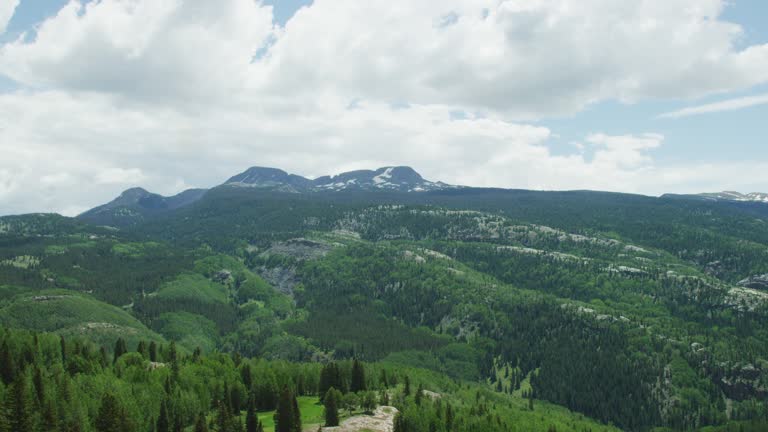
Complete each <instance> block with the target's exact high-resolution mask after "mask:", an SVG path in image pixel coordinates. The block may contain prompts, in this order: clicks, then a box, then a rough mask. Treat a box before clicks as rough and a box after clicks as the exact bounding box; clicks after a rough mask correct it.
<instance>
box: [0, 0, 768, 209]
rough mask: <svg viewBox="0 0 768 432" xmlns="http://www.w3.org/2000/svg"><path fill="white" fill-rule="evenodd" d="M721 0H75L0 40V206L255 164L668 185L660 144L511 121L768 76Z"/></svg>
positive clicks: (173, 188) (671, 171)
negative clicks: (743, 44)
mask: <svg viewBox="0 0 768 432" xmlns="http://www.w3.org/2000/svg"><path fill="white" fill-rule="evenodd" d="M723 4H724V2H723V1H721V0H700V1H697V2H696V4H695V5H691V2H690V1H688V0H648V1H643V2H616V1H614V0H584V1H583V2H579V4H578V5H575V4H574V2H572V1H568V0H526V1H522V0H507V1H498V0H445V1H441V2H413V1H410V0H386V1H385V0H370V1H366V2H360V1H357V0H315V1H314V2H313V4H312V6H311V7H305V8H302V9H301V10H299V11H298V12H297V13H296V15H295V16H294V17H293V18H291V19H290V20H289V21H288V22H287V23H286V25H285V26H279V25H276V24H275V23H274V22H273V19H272V10H271V8H270V7H269V6H265V5H263V4H262V3H261V2H258V1H253V0H226V1H220V2H211V1H208V0H163V1H158V0H151V1H150V0H101V1H99V2H90V3H85V4H84V3H81V2H79V1H74V0H72V1H70V2H69V3H68V4H67V5H66V6H65V7H63V8H62V9H61V10H60V11H59V12H58V13H57V14H56V15H55V16H53V17H51V18H49V19H48V20H46V21H44V22H43V23H41V24H40V25H39V26H37V27H36V29H35V32H34V34H30V35H23V36H22V37H20V38H18V39H16V40H14V41H10V42H8V43H5V44H3V45H0V74H3V75H5V76H7V77H9V78H11V79H12V80H14V81H16V82H18V83H19V84H20V86H21V89H19V90H16V91H13V92H6V93H4V94H0V152H2V155H3V157H2V158H1V159H0V199H1V200H2V212H3V213H16V212H24V211H38V210H46V209H50V210H58V211H64V212H67V213H72V212H75V211H79V210H80V209H82V208H85V207H89V206H94V205H97V204H100V203H103V202H105V201H107V200H109V199H111V198H113V197H114V196H115V195H116V194H117V193H119V192H120V191H121V190H122V189H125V188H126V187H129V186H134V185H135V186H143V187H145V188H147V189H149V190H152V191H155V192H160V193H164V194H170V193H174V192H178V191H179V190H180V189H183V188H186V187H190V186H195V187H208V186H212V185H216V184H219V183H221V182H222V181H223V180H225V179H226V178H228V177H229V176H231V175H233V174H235V173H236V172H238V171H240V170H242V169H244V168H246V167H248V166H250V165H267V166H276V167H280V168H284V169H287V170H289V171H292V172H295V173H298V174H302V175H306V176H319V175H324V174H328V173H337V172H340V171H344V170H349V169H357V168H371V167H376V166H383V165H391V164H408V165H412V166H414V167H415V168H417V169H418V170H419V171H421V172H422V173H423V174H424V175H425V176H426V177H428V178H431V179H435V180H442V181H446V182H450V183H457V184H470V185H478V186H499V187H525V188H538V189H582V188H591V189H605V190H622V191H630V192H644V193H661V192H665V191H668V190H670V189H671V188H675V189H674V190H682V189H684V188H686V187H689V185H698V184H699V183H701V182H703V180H702V181H701V182H699V180H696V179H700V178H701V177H700V176H702V175H704V174H702V172H703V171H699V170H697V169H681V167H668V166H659V164H657V163H655V161H654V157H653V156H654V152H655V151H656V149H657V148H659V147H660V146H662V145H663V141H664V137H662V136H661V135H658V134H627V135H620V136H616V135H607V134H601V133H599V131H595V133H594V134H591V135H588V136H585V137H583V140H582V142H580V143H576V144H577V145H574V146H573V148H572V151H571V153H567V154H561V153H554V152H553V151H552V150H551V149H550V141H551V139H552V138H553V136H554V135H555V133H556V132H557V131H552V130H550V129H549V128H547V127H545V126H541V124H545V123H541V122H540V123H538V124H539V125H531V124H526V122H528V121H529V120H531V119H537V120H539V119H546V118H549V117H551V116H559V115H566V114H573V113H577V112H578V111H579V110H581V109H583V108H584V107H585V106H587V105H589V104H592V103H596V102H599V101H606V100H618V101H622V102H635V101H641V100H645V99H655V98H663V99H679V98H692V97H702V96H705V95H708V94H712V93H719V92H727V91H731V90H738V89H744V88H747V87H749V86H752V85H755V84H759V83H763V82H766V81H768V45H754V46H750V47H747V48H745V49H737V48H735V46H736V45H735V44H734V41H736V40H737V39H738V38H739V37H740V36H741V33H742V30H741V28H740V27H739V26H738V25H735V24H732V23H728V22H725V21H723V20H722V19H720V14H721V12H722V8H723ZM394 29H396V31H394ZM458 112H460V113H462V114H461V115H457V113H458ZM628 132H631V131H628ZM694 165H695V164H693V163H692V164H690V165H688V166H686V167H682V168H689V167H691V166H694ZM699 168H701V167H700V166H699ZM762 168H763V167H761V166H758V165H757V164H754V163H747V164H743V165H733V166H729V167H726V168H722V170H709V172H710V173H713V174H712V176H715V175H718V176H729V175H732V174H736V175H741V176H743V175H744V174H745V173H753V174H754V175H753V176H752V178H753V179H760V178H763V177H765V175H763V174H760V171H758V170H759V169H762ZM731 170H733V171H731ZM766 172H768V171H766ZM676 173H685V175H687V176H688V177H687V178H690V179H693V180H691V181H690V182H689V183H686V180H685V179H684V178H680V177H678V174H676ZM705 189H713V188H705ZM714 189H716V188H714Z"/></svg>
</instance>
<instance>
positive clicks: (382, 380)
mask: <svg viewBox="0 0 768 432" xmlns="http://www.w3.org/2000/svg"><path fill="white" fill-rule="evenodd" d="M379 382H380V383H381V385H382V386H383V387H384V388H387V387H389V380H388V379H387V371H386V369H382V370H381V376H380V377H379Z"/></svg>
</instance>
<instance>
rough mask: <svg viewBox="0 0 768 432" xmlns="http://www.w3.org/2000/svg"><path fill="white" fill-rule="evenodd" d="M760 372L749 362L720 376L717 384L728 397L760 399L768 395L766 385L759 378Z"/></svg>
mask: <svg viewBox="0 0 768 432" xmlns="http://www.w3.org/2000/svg"><path fill="white" fill-rule="evenodd" d="M762 372H763V371H761V370H760V369H758V368H756V367H755V366H754V365H752V364H749V363H748V364H745V365H741V366H736V367H734V368H732V369H731V370H730V371H729V372H728V373H727V374H726V375H725V376H723V377H721V378H720V381H719V382H718V384H719V385H720V388H721V389H723V393H725V395H726V396H727V397H728V398H730V399H735V400H745V399H751V398H759V399H762V398H765V397H767V396H768V387H766V386H765V385H764V384H763V383H762V382H761V379H760V378H761V375H762Z"/></svg>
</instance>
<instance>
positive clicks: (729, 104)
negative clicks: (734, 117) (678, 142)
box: [659, 94, 768, 118]
mask: <svg viewBox="0 0 768 432" xmlns="http://www.w3.org/2000/svg"><path fill="white" fill-rule="evenodd" d="M765 104H768V94H764V95H758V96H745V97H740V98H734V99H728V100H724V101H720V102H714V103H710V104H705V105H698V106H693V107H688V108H683V109H681V110H677V111H672V112H668V113H665V114H662V115H661V116H659V117H661V118H680V117H688V116H692V115H699V114H711V113H717V112H723V111H736V110H740V109H743V108H750V107H753V106H758V105H765Z"/></svg>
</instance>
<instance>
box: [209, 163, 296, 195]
mask: <svg viewBox="0 0 768 432" xmlns="http://www.w3.org/2000/svg"><path fill="white" fill-rule="evenodd" d="M310 183H311V181H310V180H308V179H306V178H304V177H301V176H297V175H294V174H288V173H287V172H285V171H283V170H281V169H278V168H269V167H260V166H253V167H250V168H248V169H247V170H245V171H243V172H241V173H240V174H237V175H236V176H233V177H231V178H230V179H229V180H227V181H226V182H225V183H224V184H225V185H229V186H241V187H255V188H275V189H284V190H286V191H292V192H298V191H300V190H301V189H304V188H306V187H308V186H309V184H310Z"/></svg>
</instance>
